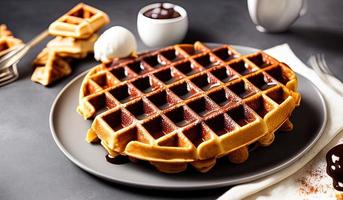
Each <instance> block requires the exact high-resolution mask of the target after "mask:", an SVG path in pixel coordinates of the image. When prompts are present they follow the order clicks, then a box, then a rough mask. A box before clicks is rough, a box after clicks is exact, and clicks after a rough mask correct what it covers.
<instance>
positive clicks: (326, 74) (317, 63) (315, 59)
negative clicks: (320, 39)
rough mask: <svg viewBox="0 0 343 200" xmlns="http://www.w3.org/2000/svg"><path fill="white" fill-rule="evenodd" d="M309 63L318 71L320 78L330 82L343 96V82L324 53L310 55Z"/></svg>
mask: <svg viewBox="0 0 343 200" xmlns="http://www.w3.org/2000/svg"><path fill="white" fill-rule="evenodd" d="M307 63H308V64H309V65H310V66H312V68H313V70H314V71H315V72H316V74H317V75H318V76H319V78H320V79H322V81H324V82H325V83H328V84H329V85H330V86H331V88H332V89H333V90H335V91H336V92H337V93H338V94H340V95H341V96H343V83H342V82H341V81H340V80H338V79H337V78H336V77H335V75H334V74H333V72H332V71H331V70H330V68H329V67H328V65H327V64H326V60H325V56H324V54H316V55H312V56H310V58H309V59H308V61H307Z"/></svg>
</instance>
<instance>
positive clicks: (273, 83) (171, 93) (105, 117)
mask: <svg viewBox="0 0 343 200" xmlns="http://www.w3.org/2000/svg"><path fill="white" fill-rule="evenodd" d="M299 104H300V94H299V93H298V92H297V78H296V75H295V74H294V72H293V71H292V70H291V69H290V68H289V67H288V66H287V65H286V64H284V63H281V62H279V61H277V60H276V59H274V58H272V57H271V56H269V55H267V54H266V53H264V52H262V51H261V52H256V53H254V54H250V55H244V56H241V55H240V54H239V53H238V52H237V51H236V50H235V49H233V48H232V47H231V46H229V45H222V46H219V47H217V48H213V49H211V48H209V47H207V46H206V45H204V44H202V43H200V42H196V43H195V44H194V45H192V44H180V45H174V46H170V47H167V48H163V49H159V50H156V51H151V52H147V53H143V54H140V55H138V57H137V58H131V59H126V60H125V61H123V62H114V63H112V64H100V65H98V66H95V67H94V68H93V69H91V70H90V71H89V72H88V74H87V75H86V77H85V78H84V80H83V83H82V86H81V89H80V99H79V106H78V108H77V111H78V112H79V113H80V114H81V115H82V116H83V117H84V118H85V119H90V118H94V117H95V119H94V121H93V123H92V126H91V128H90V129H89V131H88V133H87V137H86V140H87V141H88V142H92V141H96V140H99V139H100V141H101V144H102V146H104V148H105V149H107V151H108V152H109V154H110V155H111V156H116V155H124V156H129V157H132V158H135V159H139V160H144V161H148V162H150V163H151V164H152V165H153V166H155V167H156V168H157V169H158V170H159V171H161V172H165V173H178V172H182V171H184V170H186V168H187V166H188V165H192V166H193V167H194V168H195V169H197V170H198V171H200V172H207V171H209V170H210V169H211V168H213V166H215V164H216V160H217V159H218V158H220V157H224V156H228V160H229V161H231V162H233V163H243V162H244V161H246V160H247V159H248V157H249V151H248V145H251V144H253V143H256V144H258V145H261V146H268V145H270V144H271V143H272V142H273V140H274V137H275V136H274V133H275V131H276V130H278V129H280V128H282V129H284V130H290V129H291V128H292V126H291V125H292V124H291V122H290V121H289V120H288V119H289V117H290V115H291V113H292V111H293V110H294V108H295V107H296V106H298V105H299Z"/></svg>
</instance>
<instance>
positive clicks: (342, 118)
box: [218, 44, 343, 200]
mask: <svg viewBox="0 0 343 200" xmlns="http://www.w3.org/2000/svg"><path fill="white" fill-rule="evenodd" d="M265 52H267V53H268V54H270V55H271V56H273V57H275V58H276V59H278V60H279V61H282V62H285V63H287V64H288V65H289V66H291V67H292V69H293V70H294V71H295V72H297V73H299V74H301V75H303V76H305V77H306V78H307V79H309V80H310V81H312V82H313V83H314V84H315V85H316V86H317V87H318V88H319V90H320V91H321V93H322V95H323V96H324V99H325V101H326V105H327V112H328V113H327V114H328V120H327V125H326V128H325V130H324V132H323V135H322V136H321V137H320V138H319V140H318V142H317V143H316V144H315V145H314V146H313V148H312V149H311V150H310V151H309V152H308V153H306V154H305V155H304V156H303V157H301V158H300V159H299V160H298V161H296V162H295V163H294V164H292V165H291V166H289V167H287V168H286V169H283V170H281V171H280V172H278V173H275V174H273V175H270V176H267V177H265V178H261V179H259V180H256V181H254V182H250V183H246V184H241V185H237V186H234V187H232V188H231V189H229V190H228V191H227V192H225V193H224V194H223V195H222V196H220V197H219V198H218V200H241V199H244V198H247V197H248V196H251V195H253V194H255V196H254V197H253V198H252V199H256V198H258V199H300V197H299V195H297V193H298V192H297V188H296V187H298V186H297V184H295V181H296V178H297V177H296V174H295V175H293V174H294V173H296V172H297V171H299V170H300V169H301V168H303V167H304V166H305V165H306V164H307V163H308V162H310V161H311V160H312V159H313V158H314V157H315V156H316V155H317V154H318V153H319V152H320V151H321V150H322V149H323V148H324V147H325V146H326V145H327V144H328V143H329V142H330V141H331V140H332V139H333V138H334V137H335V136H336V135H337V134H338V133H340V131H341V130H342V129H343V97H341V96H340V95H338V94H337V93H336V92H335V91H334V90H332V89H331V88H330V86H329V85H328V84H329V83H334V84H341V83H340V82H339V81H337V80H336V79H335V78H334V77H330V76H327V78H328V79H329V80H330V81H328V82H327V83H325V82H323V81H322V80H321V79H320V78H319V77H318V76H317V75H316V73H315V72H314V71H313V70H312V69H310V68H309V67H307V66H306V65H305V64H304V63H302V62H301V61H300V60H299V59H298V58H297V57H296V56H295V54H294V53H293V52H292V50H291V49H290V47H289V46H288V44H283V45H280V46H276V47H273V48H271V49H268V50H265ZM340 88H342V90H343V85H342V86H341V87H340ZM304 120H311V116H309V118H308V119H304ZM287 177H289V178H288V179H286V178H287ZM284 179H286V180H285V181H282V180H284ZM280 181H282V182H280ZM279 182H280V183H279ZM276 183H279V184H277V185H275V184H276ZM271 186H272V187H271ZM268 187H270V188H268ZM266 188H268V191H269V193H268V192H266V193H263V192H262V194H261V195H258V194H257V195H256V193H257V192H259V191H261V190H263V189H266Z"/></svg>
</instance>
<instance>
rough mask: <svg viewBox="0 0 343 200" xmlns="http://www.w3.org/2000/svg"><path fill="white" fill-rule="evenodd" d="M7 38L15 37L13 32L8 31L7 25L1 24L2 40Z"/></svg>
mask: <svg viewBox="0 0 343 200" xmlns="http://www.w3.org/2000/svg"><path fill="white" fill-rule="evenodd" d="M7 36H13V34H12V32H11V31H10V30H8V28H7V26H6V24H0V38H1V37H7Z"/></svg>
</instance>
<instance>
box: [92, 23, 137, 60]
mask: <svg viewBox="0 0 343 200" xmlns="http://www.w3.org/2000/svg"><path fill="white" fill-rule="evenodd" d="M136 50H137V42H136V38H135V36H134V35H133V34H132V33H131V32H130V31H129V30H127V29H126V28H124V27H121V26H113V27H111V28H109V29H107V30H106V31H105V32H104V33H103V34H102V35H100V37H99V38H98V40H97V41H96V42H95V44H94V57H95V59H96V60H98V61H101V62H104V63H106V62H110V61H112V60H113V59H114V58H124V57H127V56H130V55H131V54H132V53H135V52H136Z"/></svg>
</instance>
